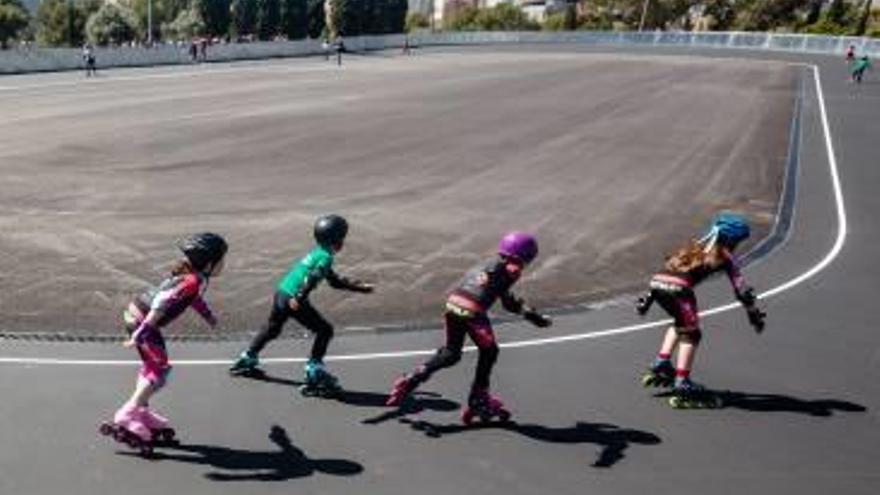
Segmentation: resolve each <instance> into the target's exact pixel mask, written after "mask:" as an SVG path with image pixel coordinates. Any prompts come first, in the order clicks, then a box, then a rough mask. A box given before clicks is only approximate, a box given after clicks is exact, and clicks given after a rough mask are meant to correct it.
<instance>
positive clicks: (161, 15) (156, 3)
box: [127, 0, 189, 39]
mask: <svg viewBox="0 0 880 495" xmlns="http://www.w3.org/2000/svg"><path fill="white" fill-rule="evenodd" d="M188 3H189V2H188V1H187V0H128V2H127V5H128V6H129V7H130V8H131V10H132V11H133V12H134V14H135V17H137V19H138V26H139V28H140V31H142V32H143V33H146V32H147V28H148V25H149V11H150V6H151V4H152V9H153V39H157V38H159V37H161V35H162V30H161V26H162V25H163V24H170V23H171V22H173V21H174V20H175V19H177V16H178V14H180V12H182V11H183V10H185V9H186V8H187V5H188Z"/></svg>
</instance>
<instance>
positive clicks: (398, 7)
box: [382, 0, 409, 33]
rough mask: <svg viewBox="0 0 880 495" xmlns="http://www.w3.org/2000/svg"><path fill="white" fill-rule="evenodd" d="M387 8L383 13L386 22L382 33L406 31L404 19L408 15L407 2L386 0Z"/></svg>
mask: <svg viewBox="0 0 880 495" xmlns="http://www.w3.org/2000/svg"><path fill="white" fill-rule="evenodd" d="M386 1H387V2H388V4H389V7H388V9H387V11H386V13H385V18H386V19H387V22H386V24H385V30H384V31H382V32H383V33H402V32H404V31H406V19H407V15H408V13H409V2H408V1H407V0H386Z"/></svg>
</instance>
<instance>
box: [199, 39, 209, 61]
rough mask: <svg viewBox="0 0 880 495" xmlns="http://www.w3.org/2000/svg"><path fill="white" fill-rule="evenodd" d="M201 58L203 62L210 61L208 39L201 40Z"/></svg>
mask: <svg viewBox="0 0 880 495" xmlns="http://www.w3.org/2000/svg"><path fill="white" fill-rule="evenodd" d="M199 56H200V57H201V59H202V62H207V61H208V38H202V39H200V40H199Z"/></svg>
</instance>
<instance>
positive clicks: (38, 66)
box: [0, 31, 880, 74]
mask: <svg viewBox="0 0 880 495" xmlns="http://www.w3.org/2000/svg"><path fill="white" fill-rule="evenodd" d="M404 39H405V36H404V35H402V34H395V35H385V36H361V37H357V38H348V39H346V40H345V46H346V48H347V49H349V50H352V51H368V50H384V49H395V48H401V47H402V46H403V44H404ZM409 39H410V43H411V44H412V45H414V46H456V45H476V44H514V43H581V44H592V45H623V46H633V45H643V46H678V47H695V48H718V49H745V50H770V51H784V52H795V53H816V54H842V53H843V52H844V51H845V50H846V48H847V47H849V46H850V45H854V46H855V47H856V50H857V52H858V53H860V54H861V53H867V54H869V55H871V56H876V55H878V54H880V40H878V39H873V38H860V37H847V36H819V35H805V34H774V33H745V32H720V33H707V32H697V33H691V32H671V31H658V32H642V33H639V32H614V31H570V32H566V31H562V32H544V31H531V32H443V33H418V34H414V35H410V36H409ZM322 53H323V48H322V46H321V42H320V41H318V40H302V41H272V42H257V43H229V44H217V45H212V46H210V47H209V48H208V61H211V62H222V61H232V60H253V59H266V58H277V57H298V56H307V55H320V54H322ZM94 54H95V57H96V59H97V61H98V67H99V68H107V67H138V66H151V65H171V64H189V63H192V61H191V59H190V55H189V50H188V45H186V44H184V45H183V46H176V45H159V46H155V47H150V48H146V47H120V48H97V49H95V50H94ZM82 65H83V62H82V58H81V52H80V50H78V49H73V48H50V49H46V48H15V49H11V50H3V51H0V74H13V73H26V72H41V71H61V70H75V69H80V68H82Z"/></svg>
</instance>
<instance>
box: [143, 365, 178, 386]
mask: <svg viewBox="0 0 880 495" xmlns="http://www.w3.org/2000/svg"><path fill="white" fill-rule="evenodd" d="M141 377H143V379H144V380H147V381H148V382H150V385H152V386H153V388H154V389H155V390H159V389H161V388H163V387H164V386H165V385H167V384H168V379H169V378H170V377H171V366H166V367H164V368H161V369H159V368H155V367H152V366H150V367H145V368H144V369H142V370H141Z"/></svg>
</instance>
